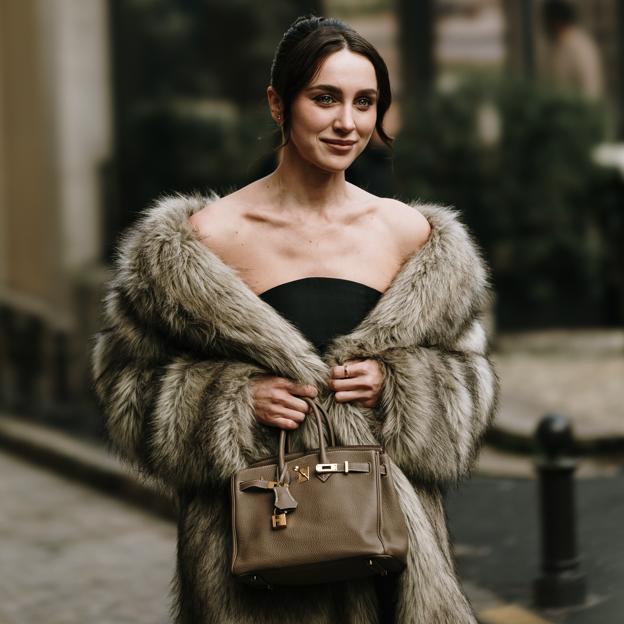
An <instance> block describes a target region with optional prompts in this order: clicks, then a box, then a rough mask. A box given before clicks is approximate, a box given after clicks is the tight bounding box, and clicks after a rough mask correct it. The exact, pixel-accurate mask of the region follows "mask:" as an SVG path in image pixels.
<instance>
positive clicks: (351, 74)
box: [290, 49, 377, 171]
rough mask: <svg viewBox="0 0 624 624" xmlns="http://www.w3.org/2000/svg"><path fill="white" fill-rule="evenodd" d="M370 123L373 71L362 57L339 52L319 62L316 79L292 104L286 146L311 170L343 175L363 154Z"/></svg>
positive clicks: (374, 83) (374, 82) (374, 84)
mask: <svg viewBox="0 0 624 624" xmlns="http://www.w3.org/2000/svg"><path fill="white" fill-rule="evenodd" d="M376 119H377V77H376V76H375V68H374V67H373V64H372V63H371V62H370V61H369V60H368V59H367V58H366V57H365V56H363V55H361V54H356V53H354V52H351V51H350V50H347V49H343V50H340V51H338V52H334V53H333V54H331V55H330V56H328V57H327V58H326V59H325V61H324V62H323V64H322V66H321V68H320V71H319V72H318V75H317V76H316V77H315V78H314V80H313V81H312V82H311V83H310V84H309V85H308V86H307V87H304V89H303V90H302V91H301V92H300V93H299V94H298V95H297V96H296V98H295V99H294V101H293V103H292V113H291V131H290V141H291V143H292V146H293V147H295V148H296V149H297V151H298V152H299V155H300V156H301V157H302V158H304V159H305V160H307V161H309V162H310V163H312V164H314V165H316V166H317V167H319V168H321V169H324V170H326V171H343V170H345V169H347V168H348V167H349V166H350V165H351V163H352V162H353V161H354V160H355V159H356V158H357V157H358V156H359V155H360V154H361V153H362V152H363V151H364V148H365V147H366V145H367V144H368V142H369V140H370V138H371V136H372V134H373V131H374V129H375V121H376ZM331 141H342V142H348V143H349V144H348V145H336V144H335V143H331Z"/></svg>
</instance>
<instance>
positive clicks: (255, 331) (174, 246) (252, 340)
mask: <svg viewBox="0 0 624 624" xmlns="http://www.w3.org/2000/svg"><path fill="white" fill-rule="evenodd" d="M219 198H220V196H219V195H218V194H217V193H215V192H214V191H212V192H210V194H209V195H208V196H202V195H199V194H195V195H175V196H167V197H163V198H161V199H159V200H158V201H157V202H155V203H154V204H153V205H152V206H150V207H149V208H147V209H146V210H145V211H144V213H143V214H142V215H141V217H140V219H139V221H138V222H137V223H136V225H135V226H134V227H132V228H130V229H129V230H128V231H127V232H126V233H125V234H124V236H123V237H122V238H121V240H120V243H119V245H118V249H117V269H118V270H117V272H116V274H115V278H114V280H115V282H114V284H113V285H114V287H115V290H117V292H118V294H121V295H122V296H123V298H124V299H125V301H126V303H127V304H129V305H130V306H131V307H132V309H133V314H135V315H137V317H138V318H139V320H140V321H141V322H145V323H148V324H149V325H151V326H153V327H156V328H157V329H158V330H159V331H160V332H163V331H164V332H165V333H166V334H167V335H168V336H170V337H171V338H173V339H176V340H183V341H184V343H185V344H188V345H190V346H191V347H192V348H193V349H197V350H199V351H201V352H205V353H207V354H208V355H210V356H213V354H215V355H217V356H218V355H224V356H226V357H232V356H233V354H237V355H238V356H239V357H241V358H243V359H247V360H250V361H254V362H257V363H258V364H259V365H261V366H263V367H266V368H268V369H269V370H271V371H273V373H274V374H276V375H283V376H289V377H292V378H294V379H297V380H299V381H300V382H302V383H318V382H319V381H320V380H324V379H326V377H327V371H328V366H331V365H334V364H336V363H337V361H336V354H338V353H339V354H340V356H341V357H342V358H344V356H345V354H349V357H369V356H373V355H374V354H375V353H379V352H381V351H383V350H384V349H388V348H393V347H409V346H413V345H425V346H426V345H444V344H450V343H451V342H452V341H453V340H454V339H455V338H456V337H457V336H458V335H459V334H460V333H461V332H462V331H463V330H465V329H466V326H467V324H468V323H469V322H470V321H471V319H472V318H474V316H475V315H476V314H478V312H479V311H480V310H482V309H483V307H484V305H485V304H486V302H487V300H488V298H489V274H488V269H487V267H486V265H485V263H484V262H483V260H482V258H481V255H480V251H479V249H478V247H477V245H476V244H475V243H474V241H473V239H472V237H471V235H470V233H469V231H468V230H467V229H466V227H465V226H464V225H463V224H462V223H461V221H460V220H459V217H458V213H457V212H455V211H454V210H452V209H451V208H448V207H443V206H437V205H430V204H421V203H418V202H411V203H410V205H411V206H412V207H414V208H418V210H420V212H421V213H422V214H423V215H424V216H425V217H426V218H427V220H428V221H429V223H430V224H431V234H430V236H429V239H428V240H427V242H426V243H425V244H424V246H423V247H422V248H421V249H419V250H418V251H417V252H415V253H414V254H413V255H412V256H410V257H409V258H408V259H407V260H406V261H405V262H404V263H403V265H402V266H401V268H400V270H399V272H398V273H397V275H396V276H395V278H394V280H393V281H392V283H391V284H390V286H389V288H388V289H387V290H386V292H385V293H384V294H383V295H382V296H381V298H380V299H379V301H378V303H377V304H376V306H375V307H374V308H373V309H372V310H371V311H370V313H369V314H368V315H367V316H366V318H365V319H364V320H363V321H362V322H361V323H360V324H359V325H358V326H357V327H356V328H355V329H354V330H353V331H352V332H351V333H349V334H347V335H344V336H339V337H337V338H336V339H335V340H334V341H333V342H332V343H331V344H330V345H329V346H328V348H327V350H326V353H325V355H324V356H323V357H322V358H321V356H320V355H319V354H318V352H317V351H316V350H315V348H314V346H313V345H312V344H311V343H310V342H309V341H308V340H307V339H306V337H305V336H304V335H303V334H302V333H301V332H300V330H299V329H298V328H297V327H295V326H294V325H293V324H292V323H290V322H289V321H288V320H286V319H285V318H284V317H282V316H281V315H280V314H279V313H278V312H277V311H276V310H275V309H274V308H273V307H271V306H270V305H269V304H268V303H266V302H265V301H263V300H262V299H261V298H260V297H258V296H257V295H256V294H255V293H254V292H253V291H252V290H251V289H250V288H249V287H248V286H247V285H246V284H245V282H243V280H242V279H241V278H240V277H239V275H238V274H237V273H236V271H235V270H234V269H233V268H232V267H230V266H228V265H227V264H225V263H224V262H223V261H222V260H221V259H220V258H219V257H218V256H217V255H216V254H215V253H213V252H212V251H211V250H209V249H208V248H207V247H206V246H205V245H204V244H202V243H201V242H200V241H199V239H198V237H197V235H196V233H195V232H194V231H193V229H192V227H191V225H190V224H189V223H188V217H189V216H190V215H191V214H193V213H195V212H197V211H198V210H200V209H201V208H203V207H204V206H205V205H206V203H207V202H212V201H215V200H217V199H219ZM108 303H109V304H110V303H111V302H110V301H109V302H108Z"/></svg>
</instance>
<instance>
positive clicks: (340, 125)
mask: <svg viewBox="0 0 624 624" xmlns="http://www.w3.org/2000/svg"><path fill="white" fill-rule="evenodd" d="M338 111H339V112H338V114H337V115H336V119H335V120H334V128H335V129H336V130H339V131H340V132H344V133H345V134H347V133H349V132H351V131H352V130H353V129H354V128H355V123H354V122H353V113H352V111H351V106H347V105H344V106H341V107H339V109H338Z"/></svg>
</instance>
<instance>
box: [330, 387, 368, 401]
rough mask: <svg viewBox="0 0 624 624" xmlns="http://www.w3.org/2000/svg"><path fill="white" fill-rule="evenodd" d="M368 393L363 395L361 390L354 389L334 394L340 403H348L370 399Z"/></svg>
mask: <svg viewBox="0 0 624 624" xmlns="http://www.w3.org/2000/svg"><path fill="white" fill-rule="evenodd" d="M368 398H369V397H368V395H363V394H362V392H361V391H360V390H357V391H352V392H345V391H342V392H336V394H334V399H335V400H336V401H338V403H348V402H349V401H357V400H360V401H361V400H366V399H368Z"/></svg>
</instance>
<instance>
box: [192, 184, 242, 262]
mask: <svg viewBox="0 0 624 624" xmlns="http://www.w3.org/2000/svg"><path fill="white" fill-rule="evenodd" d="M237 193H238V191H236V192H234V193H232V194H230V195H225V196H224V197H220V198H219V199H216V200H214V201H211V202H208V203H207V204H206V205H205V206H204V207H203V208H201V209H200V210H198V211H197V212H195V213H194V214H192V215H191V216H190V217H189V223H190V224H191V227H192V228H193V231H194V232H195V233H196V234H197V235H198V237H199V240H200V241H201V242H202V243H203V244H204V245H206V246H207V247H209V248H211V249H212V250H213V251H215V252H217V253H219V252H222V251H224V250H225V249H226V246H227V245H228V244H231V241H232V240H233V239H235V238H236V237H237V234H238V233H239V232H240V227H241V221H242V219H241V214H242V203H241V201H240V198H239V196H238V195H237Z"/></svg>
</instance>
